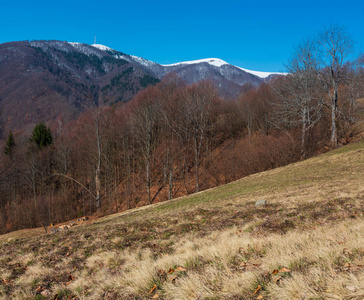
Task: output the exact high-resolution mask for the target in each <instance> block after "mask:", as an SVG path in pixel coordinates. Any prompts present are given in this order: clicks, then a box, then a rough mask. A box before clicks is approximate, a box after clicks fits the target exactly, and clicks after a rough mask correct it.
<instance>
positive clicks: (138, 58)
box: [130, 55, 157, 67]
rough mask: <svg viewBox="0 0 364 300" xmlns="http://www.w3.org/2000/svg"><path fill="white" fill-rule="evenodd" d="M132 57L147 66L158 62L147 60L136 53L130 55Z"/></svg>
mask: <svg viewBox="0 0 364 300" xmlns="http://www.w3.org/2000/svg"><path fill="white" fill-rule="evenodd" d="M130 57H132V58H133V60H134V61H136V62H138V63H139V64H141V65H143V66H146V67H152V66H155V65H156V64H157V63H155V62H153V61H150V60H147V59H145V58H142V57H139V56H135V55H130Z"/></svg>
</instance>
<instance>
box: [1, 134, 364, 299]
mask: <svg viewBox="0 0 364 300" xmlns="http://www.w3.org/2000/svg"><path fill="white" fill-rule="evenodd" d="M363 170H364V141H363V140H361V141H359V142H356V143H353V144H351V145H348V146H344V147H341V148H339V149H336V150H334V151H331V152H328V153H326V154H322V155H319V156H317V157H314V158H311V159H308V160H306V161H301V162H298V163H294V164H291V165H288V166H285V167H281V168H277V169H274V170H270V171H266V172H262V173H258V174H254V175H251V176H248V177H245V178H243V179H241V180H238V181H234V182H232V183H230V184H227V185H223V186H220V187H217V188H214V189H210V190H206V191H203V192H200V193H197V194H194V195H191V196H187V197H182V198H178V199H175V200H171V201H167V202H164V203H157V204H153V205H149V206H146V207H142V208H138V209H133V210H129V211H126V212H123V213H119V214H114V215H110V216H107V217H104V218H101V219H95V220H90V221H88V223H87V224H85V225H83V226H76V227H73V228H71V229H69V230H66V231H63V232H60V233H56V234H52V235H47V236H46V235H44V234H43V233H42V229H34V230H23V231H21V232H13V233H10V234H7V235H3V236H1V237H0V253H1V256H0V274H1V278H0V280H1V283H0V296H2V297H3V298H4V299H7V298H8V297H15V298H25V299H71V298H73V299H115V298H122V299H151V298H153V299H302V298H312V299H337V298H339V299H363V297H364V284H363V283H364V267H363V265H364V248H363V244H364V219H363V212H364V178H363ZM263 199H264V200H265V201H266V205H265V206H256V205H255V203H256V201H258V200H263ZM43 232H44V231H43Z"/></svg>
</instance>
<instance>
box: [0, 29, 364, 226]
mask: <svg viewBox="0 0 364 300" xmlns="http://www.w3.org/2000/svg"><path fill="white" fill-rule="evenodd" d="M343 33H344V32H343V31H342V29H341V28H338V27H332V28H330V30H328V31H327V32H326V33H325V32H323V35H322V37H321V38H320V39H319V40H318V42H317V41H316V42H313V41H306V42H304V43H302V44H301V45H300V46H299V47H298V48H297V51H296V53H295V54H294V55H293V57H292V60H291V61H290V63H289V65H288V69H289V71H290V74H288V75H287V76H280V77H277V78H276V79H275V80H272V81H271V82H270V83H264V84H262V85H261V86H259V87H257V88H253V87H250V88H249V89H246V90H243V91H242V93H241V94H240V96H239V97H238V98H237V99H235V100H231V101H224V100H222V99H221V98H220V96H219V92H218V90H217V88H216V86H215V85H214V84H213V83H211V82H209V81H199V82H198V83H195V84H192V85H187V84H186V83H184V82H183V81H182V80H181V79H180V78H179V77H178V76H176V75H173V74H172V75H169V76H166V77H165V78H164V79H163V80H162V81H161V82H159V83H157V84H155V83H156V82H153V83H154V84H155V85H148V83H150V82H151V81H153V80H152V78H149V77H147V79H146V82H145V83H144V81H143V80H141V81H139V83H141V85H148V86H147V87H146V88H145V89H144V90H142V91H140V92H138V94H137V95H136V96H135V97H134V98H133V99H132V100H131V101H130V102H128V103H125V104H123V105H119V106H117V107H116V106H108V105H103V102H100V101H99V102H98V105H97V106H96V105H90V107H89V108H88V109H87V110H86V111H84V112H83V113H82V114H81V115H80V117H79V118H78V119H76V120H72V121H70V122H64V120H62V119H56V120H54V121H52V122H48V123H47V124H43V123H39V124H38V125H37V126H35V127H33V128H27V129H23V130H19V131H14V132H7V133H6V134H5V136H6V140H3V144H2V149H3V151H2V155H1V160H0V230H1V233H5V232H8V231H12V230H17V229H21V228H27V227H37V226H40V225H43V226H47V225H48V224H50V222H61V221H64V220H69V219H74V218H76V217H80V216H85V215H91V214H94V213H97V214H98V215H104V214H109V213H113V212H118V211H121V210H125V209H129V208H133V207H139V206H143V205H146V204H150V203H155V202H160V201H164V200H167V199H172V198H175V197H178V196H182V195H188V194H191V193H195V192H198V191H202V190H205V189H208V188H211V187H215V186H218V185H220V184H223V183H228V182H231V181H233V180H236V179H239V178H241V177H244V176H247V175H249V174H253V173H256V172H260V171H265V170H269V169H273V168H276V167H279V166H283V165H286V164H289V163H291V162H295V161H298V160H301V159H305V158H307V157H310V156H312V155H316V154H318V153H320V152H323V151H326V150H328V149H330V148H336V147H337V146H338V145H343V144H347V143H349V142H350V141H352V140H354V139H356V138H357V136H358V134H359V133H360V130H359V127H358V120H360V118H362V113H363V112H362V108H361V107H360V105H361V103H362V102H360V100H359V99H360V98H361V97H363V96H364V95H363V91H364V89H363V86H364V85H363V75H364V72H363V57H359V58H354V59H352V60H349V56H348V55H349V53H351V52H350V51H351V48H350V47H345V48H344V49H341V48H338V46H337V45H338V44H340V45H346V46H350V45H351V41H350V39H348V37H347V36H346V35H345V34H343ZM325 34H326V35H325ZM325 37H326V38H327V39H326V40H325ZM334 38H336V39H337V40H336V42H335V43H332V41H333V40H334ZM337 42H342V43H337ZM324 46H325V47H324ZM67 47H68V46H67ZM322 47H323V48H322ZM318 49H320V51H318ZM323 49H327V51H326V52H325V51H324V50H323ZM96 50H97V49H96ZM30 51H34V53H38V54H37V55H41V56H42V55H45V54H44V53H43V51H44V50H39V49H38V50H36V49H34V48H31V50H30ZM52 51H55V50H52ZM65 55H66V54H62V57H65ZM77 57H78V56H77ZM82 57H83V56H82ZM87 57H88V59H90V57H89V56H87ZM70 59H76V58H74V57H73V58H70ZM77 59H78V58H77ZM94 59H95V60H97V59H96V58H94ZM102 59H104V58H102ZM87 66H89V62H88V61H87V62H85V65H84V67H85V68H87ZM103 66H104V65H103ZM126 66H127V65H124V64H122V65H120V66H118V67H117V69H118V70H119V71H121V72H122V73H120V74H123V75H122V76H121V75H120V77H119V75H118V76H116V77H114V79H111V81H110V83H109V85H105V86H104V89H105V91H107V93H109V92H110V90H109V88H110V89H111V90H112V91H114V90H113V86H114V87H120V80H121V78H124V77H123V76H126V75H125V74H124V73H125V72H129V71H127V70H129V69H128V68H126ZM115 68H116V66H115ZM123 68H125V69H123ZM92 70H93V72H99V71H97V70H96V69H95V65H94V66H93V67H92ZM122 70H123V71H122ZM100 72H101V71H100ZM144 78H145V77H144ZM148 78H149V79H148ZM114 92H115V91H114ZM115 93H116V92H115ZM121 94H122V93H121ZM123 95H124V94H123Z"/></svg>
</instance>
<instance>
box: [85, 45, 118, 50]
mask: <svg viewBox="0 0 364 300" xmlns="http://www.w3.org/2000/svg"><path fill="white" fill-rule="evenodd" d="M91 46H92V47H95V48H97V49H99V50H102V51H113V50H114V49H111V48H110V47H107V46H104V45H101V44H92V45H91Z"/></svg>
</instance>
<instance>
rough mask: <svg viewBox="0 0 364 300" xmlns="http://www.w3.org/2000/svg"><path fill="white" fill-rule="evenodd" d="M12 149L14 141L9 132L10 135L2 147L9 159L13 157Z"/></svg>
mask: <svg viewBox="0 0 364 300" xmlns="http://www.w3.org/2000/svg"><path fill="white" fill-rule="evenodd" d="M14 147H15V140H14V136H13V133H12V132H11V131H10V133H9V135H8V139H7V140H6V144H5V147H4V153H5V154H6V155H9V157H10V158H12V156H13V152H14Z"/></svg>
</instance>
